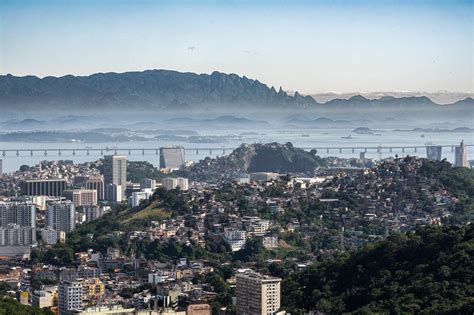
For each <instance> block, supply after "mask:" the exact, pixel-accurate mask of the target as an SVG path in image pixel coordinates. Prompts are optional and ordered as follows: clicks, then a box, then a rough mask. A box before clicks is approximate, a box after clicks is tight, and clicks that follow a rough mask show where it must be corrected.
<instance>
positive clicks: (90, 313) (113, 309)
mask: <svg viewBox="0 0 474 315" xmlns="http://www.w3.org/2000/svg"><path fill="white" fill-rule="evenodd" d="M143 313H146V315H148V314H149V312H148V311H143ZM72 314H80V315H138V314H140V315H141V314H142V312H140V313H139V312H138V311H135V308H124V307H123V306H121V305H112V306H94V307H88V308H86V309H84V310H83V311H74V312H73V313H72Z"/></svg>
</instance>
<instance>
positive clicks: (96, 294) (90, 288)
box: [81, 278, 105, 301]
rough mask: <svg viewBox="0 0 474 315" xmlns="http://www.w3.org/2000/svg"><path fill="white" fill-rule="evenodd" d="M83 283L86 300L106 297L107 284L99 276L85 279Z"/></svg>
mask: <svg viewBox="0 0 474 315" xmlns="http://www.w3.org/2000/svg"><path fill="white" fill-rule="evenodd" d="M81 284H82V289H83V291H82V298H83V299H84V300H88V301H95V300H98V299H101V298H103V297H104V295H105V285H104V284H103V283H102V282H101V281H100V280H99V279H98V278H88V279H83V280H82V281H81Z"/></svg>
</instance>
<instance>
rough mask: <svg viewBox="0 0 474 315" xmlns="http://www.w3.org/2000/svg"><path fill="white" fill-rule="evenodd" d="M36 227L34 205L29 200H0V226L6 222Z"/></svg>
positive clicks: (4, 225) (5, 224)
mask: <svg viewBox="0 0 474 315" xmlns="http://www.w3.org/2000/svg"><path fill="white" fill-rule="evenodd" d="M11 223H13V224H18V225H19V226H28V227H32V228H35V227H36V206H35V204H33V203H30V202H0V227H6V226H7V225H8V224H11Z"/></svg>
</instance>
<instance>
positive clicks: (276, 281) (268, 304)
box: [236, 271, 281, 315]
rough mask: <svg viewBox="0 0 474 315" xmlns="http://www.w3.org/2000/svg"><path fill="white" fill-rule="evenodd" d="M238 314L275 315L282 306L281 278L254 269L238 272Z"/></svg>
mask: <svg viewBox="0 0 474 315" xmlns="http://www.w3.org/2000/svg"><path fill="white" fill-rule="evenodd" d="M236 278H237V288H236V293H237V294H236V295H237V304H236V306H237V315H257V314H262V315H273V314H275V313H276V312H277V311H278V310H279V308H280V283H281V279H280V278H275V277H269V276H264V275H261V274H259V273H256V272H253V271H247V272H244V273H241V274H237V276H236Z"/></svg>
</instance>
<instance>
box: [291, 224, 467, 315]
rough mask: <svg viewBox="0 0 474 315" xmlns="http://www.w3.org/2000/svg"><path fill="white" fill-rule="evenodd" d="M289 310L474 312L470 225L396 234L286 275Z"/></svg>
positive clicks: (336, 312)
mask: <svg viewBox="0 0 474 315" xmlns="http://www.w3.org/2000/svg"><path fill="white" fill-rule="evenodd" d="M282 290H283V292H282V300H283V301H282V304H283V306H284V308H285V310H289V311H292V314H300V313H302V312H304V311H309V310H313V311H318V312H322V313H330V314H340V313H355V314H373V313H384V314H385V313H389V314H407V313H408V314H410V313H419V314H473V312H474V226H473V225H472V224H471V225H467V226H464V227H453V226H451V227H442V228H441V227H439V228H425V229H421V230H419V231H417V232H416V233H411V234H406V235H402V234H396V235H393V236H391V237H389V238H388V239H387V240H384V241H380V242H377V243H374V244H371V245H369V246H366V247H364V248H363V249H361V250H359V251H358V252H356V253H355V254H352V255H347V254H346V255H344V256H340V257H338V258H335V259H332V260H328V261H324V262H322V263H319V264H316V265H313V266H311V267H309V268H308V269H307V270H305V271H303V272H301V273H295V274H293V275H291V276H289V277H288V278H286V279H285V280H284V282H283V284H282Z"/></svg>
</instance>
